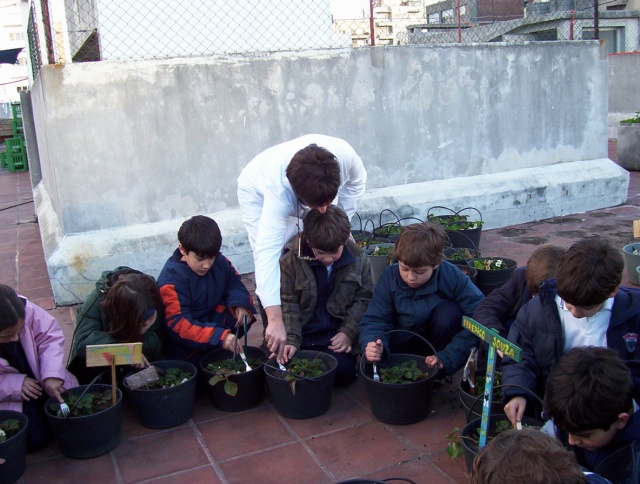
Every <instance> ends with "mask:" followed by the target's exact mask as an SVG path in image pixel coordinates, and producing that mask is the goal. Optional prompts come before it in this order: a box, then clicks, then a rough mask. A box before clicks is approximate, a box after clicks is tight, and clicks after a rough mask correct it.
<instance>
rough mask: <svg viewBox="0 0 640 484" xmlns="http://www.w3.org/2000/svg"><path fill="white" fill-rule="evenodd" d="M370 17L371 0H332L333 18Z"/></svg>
mask: <svg viewBox="0 0 640 484" xmlns="http://www.w3.org/2000/svg"><path fill="white" fill-rule="evenodd" d="M363 10H364V17H369V0H331V13H332V14H333V18H335V19H339V18H348V19H353V18H363V14H362V12H363Z"/></svg>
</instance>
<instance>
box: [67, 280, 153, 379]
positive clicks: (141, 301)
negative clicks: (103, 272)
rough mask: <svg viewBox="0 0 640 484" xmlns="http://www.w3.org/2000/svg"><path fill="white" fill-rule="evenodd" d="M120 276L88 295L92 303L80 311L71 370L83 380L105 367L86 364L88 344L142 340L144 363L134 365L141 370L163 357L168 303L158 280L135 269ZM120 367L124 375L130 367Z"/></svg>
mask: <svg viewBox="0 0 640 484" xmlns="http://www.w3.org/2000/svg"><path fill="white" fill-rule="evenodd" d="M112 275H113V273H112V274H110V275H109V276H111V278H110V279H109V280H111V281H113V279H114V278H113V277H112ZM116 275H117V277H116V278H115V282H113V285H111V286H100V287H99V288H98V287H97V288H96V290H95V291H94V293H97V294H91V295H89V297H88V298H87V302H89V301H91V305H90V306H89V307H87V308H85V306H86V305H87V302H85V304H84V305H83V306H82V307H81V308H80V311H79V312H78V315H79V319H78V322H77V323H76V331H75V333H74V336H73V344H72V348H71V353H70V358H69V361H70V363H69V369H70V370H71V371H72V372H73V373H74V374H76V375H77V376H78V379H79V380H80V381H81V382H82V383H89V382H90V381H91V380H92V379H93V378H94V377H95V376H96V375H97V374H98V373H100V372H102V371H103V370H104V368H100V367H98V368H87V367H86V348H87V346H88V345H102V344H114V343H136V342H142V354H143V356H142V364H140V365H134V366H135V367H137V368H140V369H142V368H144V367H147V366H149V361H154V360H158V359H160V358H161V353H162V327H163V321H164V305H163V304H162V300H161V299H160V293H159V292H158V287H157V286H156V283H155V281H154V279H153V278H152V277H151V276H148V275H146V274H142V273H141V272H138V271H133V270H132V269H128V270H126V271H124V272H121V273H119V274H116ZM96 309H97V310H96ZM118 370H119V372H120V375H122V374H124V373H125V370H126V371H128V368H123V367H118Z"/></svg>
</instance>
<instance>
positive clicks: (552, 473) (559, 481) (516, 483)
mask: <svg viewBox="0 0 640 484" xmlns="http://www.w3.org/2000/svg"><path fill="white" fill-rule="evenodd" d="M469 482H470V484H489V483H498V482H499V483H503V484H525V483H526V484H578V483H580V484H582V483H586V482H587V478H586V477H585V475H584V474H583V473H582V470H581V469H580V467H579V466H578V463H577V461H576V457H575V455H574V454H573V452H571V451H569V450H566V449H564V448H563V447H562V444H560V442H559V441H558V440H556V439H554V438H553V437H551V436H550V435H547V434H545V433H543V432H541V431H540V430H536V429H522V430H515V429H509V430H505V431H503V432H500V433H499V434H498V435H497V436H496V437H495V438H494V439H493V440H492V441H491V442H489V444H488V445H487V446H486V447H484V448H483V449H482V450H481V451H480V452H478V455H476V457H475V459H474V460H473V468H472V469H471V480H470V481H469Z"/></svg>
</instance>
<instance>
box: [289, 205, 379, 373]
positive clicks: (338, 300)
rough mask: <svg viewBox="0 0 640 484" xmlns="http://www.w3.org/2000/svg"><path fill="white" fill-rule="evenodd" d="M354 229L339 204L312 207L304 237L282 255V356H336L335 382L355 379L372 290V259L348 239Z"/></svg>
mask: <svg viewBox="0 0 640 484" xmlns="http://www.w3.org/2000/svg"><path fill="white" fill-rule="evenodd" d="M350 234H351V224H350V223H349V219H348V218H347V214H346V213H345V212H344V211H343V210H342V209H341V208H339V207H336V206H334V205H329V206H328V207H327V208H326V212H325V213H322V212H320V211H319V210H311V211H310V212H309V213H308V214H307V216H306V217H305V218H304V232H303V234H302V240H300V238H299V237H295V238H294V239H293V240H292V241H291V242H290V243H289V244H288V248H289V249H290V250H289V252H287V253H286V254H285V255H284V256H283V257H282V259H281V260H280V274H281V278H280V287H281V293H280V298H281V300H282V314H283V316H284V325H285V328H286V330H287V341H286V345H285V351H284V361H285V362H286V361H288V360H289V359H291V358H292V357H293V356H294V354H295V352H296V351H297V350H298V349H303V350H305V349H312V350H317V351H322V352H325V353H328V354H330V355H332V356H334V357H335V358H336V359H337V360H338V369H337V373H336V379H335V385H336V386H341V385H346V384H348V383H351V382H352V381H353V380H354V379H355V378H356V356H355V354H354V352H353V347H354V345H355V344H356V342H357V338H358V323H359V322H360V318H361V317H362V314H363V313H364V311H365V310H366V309H367V305H368V304H369V300H370V299H371V294H372V292H373V275H372V272H371V263H370V262H369V259H368V258H367V256H366V255H365V254H364V253H363V251H362V250H361V249H360V248H359V247H358V246H357V245H356V244H355V243H354V242H352V241H350V240H348V239H349V236H350ZM299 251H300V253H299Z"/></svg>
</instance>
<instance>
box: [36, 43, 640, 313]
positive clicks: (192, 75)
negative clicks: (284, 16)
mask: <svg viewBox="0 0 640 484" xmlns="http://www.w3.org/2000/svg"><path fill="white" fill-rule="evenodd" d="M569 86H570V87H569ZM606 92H607V59H606V56H605V55H603V54H602V51H601V50H600V46H599V45H598V43H597V42H578V41H574V42H558V43H531V44H525V45H507V44H497V43H492V44H482V45H461V46H446V47H444V46H441V47H423V46H406V47H390V48H389V47H374V48H362V49H346V50H332V51H312V52H303V53H279V54H270V55H263V56H258V57H247V58H244V57H215V58H200V59H190V60H185V59H181V60H168V61H145V62H134V61H123V62H101V63H87V64H70V65H66V66H43V69H42V71H41V74H40V76H39V79H38V80H37V82H36V84H35V85H34V88H33V90H32V98H33V110H34V117H35V125H36V132H37V137H38V147H39V152H40V160H41V164H42V166H41V171H42V177H43V183H40V184H39V185H38V186H37V187H36V188H35V197H36V206H37V210H38V215H39V221H40V226H41V231H42V233H43V240H44V245H45V255H46V258H47V264H48V267H49V272H50V275H51V278H52V281H53V287H54V293H55V297H56V302H57V303H58V304H68V303H73V302H76V301H78V300H82V298H83V297H84V295H86V293H87V292H88V291H89V290H90V289H91V287H92V283H91V281H93V280H95V279H96V278H97V276H98V275H99V273H100V271H102V270H105V269H108V268H111V267H113V266H116V265H118V264H129V265H133V266H135V267H137V268H139V269H141V270H145V271H146V272H148V273H150V274H152V275H157V274H158V272H159V270H160V269H161V267H162V265H163V263H164V261H165V260H166V258H167V257H168V256H169V254H170V253H171V251H172V250H173V248H174V247H175V245H176V233H177V229H178V227H179V225H180V223H182V221H183V220H184V219H185V218H188V217H189V216H191V215H194V214H198V213H203V214H209V215H211V216H213V217H214V218H215V219H216V220H217V221H218V222H219V223H220V225H221V228H222V231H223V235H224V241H223V242H224V245H223V250H224V252H225V254H226V255H227V256H229V257H230V258H231V259H232V261H233V262H234V263H235V264H236V265H237V267H238V269H239V270H240V271H241V272H248V271H251V270H252V268H253V267H252V259H251V253H250V249H249V247H248V244H247V241H246V234H245V233H244V228H243V226H242V223H241V221H240V216H239V212H238V210H237V206H238V204H237V199H236V194H235V190H236V178H237V175H238V173H239V172H240V170H241V169H242V168H243V167H244V165H245V164H246V163H247V162H248V161H249V160H250V159H251V158H252V157H253V156H254V155H255V154H257V153H258V152H260V151H261V150H263V149H265V148H267V147H269V146H271V145H273V144H275V143H279V142H282V141H284V140H287V139H291V138H294V137H296V136H299V135H301V134H305V133H314V132H316V133H324V134H329V135H334V136H339V137H342V138H345V139H346V140H347V141H349V142H350V143H351V144H352V145H353V146H354V148H355V149H356V150H357V151H358V153H359V154H360V155H361V157H362V158H363V160H364V162H365V165H366V167H367V170H368V173H369V180H368V183H367V187H368V192H367V195H366V200H365V202H364V203H363V206H362V208H361V209H360V210H359V213H361V214H362V216H363V218H365V219H366V218H375V219H376V220H377V215H378V213H379V211H380V210H381V209H383V208H392V209H393V210H394V211H396V212H397V213H398V214H399V215H400V216H418V217H420V218H424V215H425V214H426V211H427V210H428V208H429V207H430V206H433V205H447V206H452V207H454V208H462V207H464V206H469V205H471V206H475V207H478V208H479V209H480V210H481V211H482V213H483V216H484V218H485V220H486V222H487V225H486V227H487V228H491V227H498V226H500V225H501V224H502V225H504V224H512V223H517V222H525V221H528V220H533V219H538V218H545V217H551V216H556V215H560V214H567V213H575V212H579V211H585V210H590V209H595V208H601V207H605V206H611V205H616V204H619V203H622V202H623V201H624V200H625V197H626V186H627V183H628V174H627V173H626V172H624V171H623V170H621V169H620V168H619V167H617V165H615V164H614V163H612V162H611V161H610V160H608V159H607V158H606V155H607V97H606Z"/></svg>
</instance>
